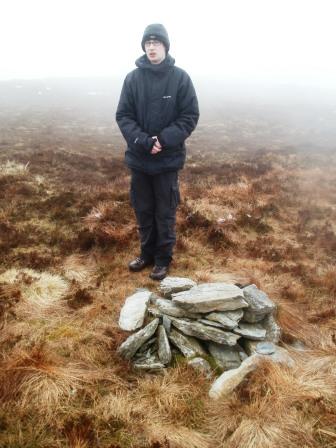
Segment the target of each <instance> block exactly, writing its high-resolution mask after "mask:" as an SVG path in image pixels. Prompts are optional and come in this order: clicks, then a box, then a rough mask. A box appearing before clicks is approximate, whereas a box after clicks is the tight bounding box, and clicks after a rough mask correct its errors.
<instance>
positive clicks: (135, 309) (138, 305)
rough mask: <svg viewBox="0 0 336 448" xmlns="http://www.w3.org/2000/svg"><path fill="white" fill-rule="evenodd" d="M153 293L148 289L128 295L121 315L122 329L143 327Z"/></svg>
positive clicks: (132, 329)
mask: <svg viewBox="0 0 336 448" xmlns="http://www.w3.org/2000/svg"><path fill="white" fill-rule="evenodd" d="M151 294H152V293H151V292H150V291H148V290H142V291H138V292H136V293H135V294H132V295H131V296H129V297H127V299H126V301H125V304H124V306H123V307H122V309H121V311H120V316H119V327H120V328H121V329H122V330H125V331H134V330H137V329H138V328H141V327H142V325H143V323H144V320H145V316H146V312H147V306H148V303H149V299H150V296H151Z"/></svg>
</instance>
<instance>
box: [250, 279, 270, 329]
mask: <svg viewBox="0 0 336 448" xmlns="http://www.w3.org/2000/svg"><path fill="white" fill-rule="evenodd" d="M243 294H244V297H245V300H246V302H247V303H248V305H249V307H248V309H247V310H245V312H244V320H245V321H246V322H250V323H255V322H260V321H261V320H262V319H263V318H264V317H265V316H266V315H267V314H270V313H273V312H274V311H275V310H276V305H275V303H274V302H272V300H271V299H270V298H269V297H268V295H267V294H265V293H264V292H263V291H260V289H258V288H257V287H256V285H248V286H245V288H243Z"/></svg>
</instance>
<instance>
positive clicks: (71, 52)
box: [0, 0, 336, 86]
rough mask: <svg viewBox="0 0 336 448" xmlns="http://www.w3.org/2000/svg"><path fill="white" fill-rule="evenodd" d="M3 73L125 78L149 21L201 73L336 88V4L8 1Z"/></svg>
mask: <svg viewBox="0 0 336 448" xmlns="http://www.w3.org/2000/svg"><path fill="white" fill-rule="evenodd" d="M0 12H1V25H0V39H1V50H2V51H1V58H0V79H2V80H3V79H12V78H45V77H59V76H61V77H69V76H85V77H86V76H97V75H98V76H111V75H114V74H126V73H127V72H129V71H130V70H132V69H133V68H134V60H135V59H136V58H137V57H139V56H140V55H141V54H142V50H141V47H140V42H141V38H142V33H143V30H144V28H145V26H146V25H147V24H149V23H154V22H160V23H163V24H164V25H165V26H166V28H167V29H168V33H169V36H170V41H171V49H170V53H171V55H172V56H173V57H175V59H176V65H178V66H180V67H182V68H185V69H186V70H187V71H188V72H189V73H190V74H191V75H192V76H193V75H194V76H196V75H208V76H209V77H212V78H213V77H217V78H224V77H225V78H226V77H228V78H234V79H243V80H244V79H250V80H251V79H253V80H265V79H266V80H275V81H278V80H280V81H284V82H288V81H294V82H296V83H302V84H318V85H321V86H328V85H329V86H336V58H335V43H336V26H335V17H336V14H335V13H336V2H335V1H332V0H318V1H317V0H231V1H226V0H221V1H215V0H206V1H204V0H203V1H201V2H199V3H198V4H197V3H196V2H195V1H188V0H185V1H183V0H170V1H166V2H162V1H152V2H150V1H141V0H138V1H130V0H116V1H111V0H110V1H107V0H53V1H52V0H29V1H27V0H26V1H25V0H0Z"/></svg>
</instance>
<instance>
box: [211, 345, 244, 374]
mask: <svg viewBox="0 0 336 448" xmlns="http://www.w3.org/2000/svg"><path fill="white" fill-rule="evenodd" d="M208 350H209V352H210V354H211V355H212V357H213V358H214V359H215V361H216V364H217V365H218V366H219V367H220V368H222V369H223V370H230V369H236V368H237V367H239V366H240V364H241V358H240V354H239V353H240V351H241V350H242V349H241V348H240V347H239V348H238V347H237V346H233V347H226V346H224V345H220V344H216V343H215V342H210V343H209V345H208Z"/></svg>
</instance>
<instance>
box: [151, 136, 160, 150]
mask: <svg viewBox="0 0 336 448" xmlns="http://www.w3.org/2000/svg"><path fill="white" fill-rule="evenodd" d="M152 138H154V139H155V143H154V146H153V148H152V149H151V154H157V153H158V152H160V151H162V146H161V144H160V142H159V140H158V138H157V136H156V135H153V137H152Z"/></svg>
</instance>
